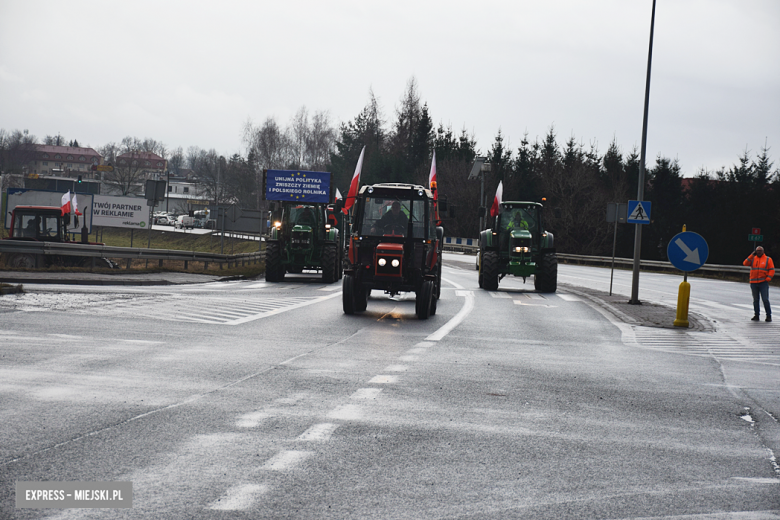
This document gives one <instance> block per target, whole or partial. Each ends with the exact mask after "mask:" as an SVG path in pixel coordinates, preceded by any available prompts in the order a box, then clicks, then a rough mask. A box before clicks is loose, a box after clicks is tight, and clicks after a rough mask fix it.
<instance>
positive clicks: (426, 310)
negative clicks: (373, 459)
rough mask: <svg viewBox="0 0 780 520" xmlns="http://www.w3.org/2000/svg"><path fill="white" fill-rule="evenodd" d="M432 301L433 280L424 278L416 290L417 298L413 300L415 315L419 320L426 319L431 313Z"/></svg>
mask: <svg viewBox="0 0 780 520" xmlns="http://www.w3.org/2000/svg"><path fill="white" fill-rule="evenodd" d="M432 303H433V282H432V281H430V280H425V281H424V282H423V283H422V285H421V286H420V290H419V291H417V300H416V301H415V310H416V311H417V317H418V318H420V319H421V320H427V319H428V317H429V316H430V315H431V307H432Z"/></svg>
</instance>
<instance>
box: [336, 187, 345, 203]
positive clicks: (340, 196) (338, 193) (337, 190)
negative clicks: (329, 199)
mask: <svg viewBox="0 0 780 520" xmlns="http://www.w3.org/2000/svg"><path fill="white" fill-rule="evenodd" d="M343 198H344V196H343V195H342V194H341V192H340V191H339V189H338V188H336V200H341V199H343Z"/></svg>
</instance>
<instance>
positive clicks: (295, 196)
mask: <svg viewBox="0 0 780 520" xmlns="http://www.w3.org/2000/svg"><path fill="white" fill-rule="evenodd" d="M330 177H331V176H330V173H329V172H307V171H303V170H301V171H296V170H268V172H267V173H266V187H265V198H266V200H291V201H298V202H301V203H306V202H309V203H312V204H314V203H318V202H320V203H321V202H324V203H328V202H330Z"/></svg>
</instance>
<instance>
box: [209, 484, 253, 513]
mask: <svg viewBox="0 0 780 520" xmlns="http://www.w3.org/2000/svg"><path fill="white" fill-rule="evenodd" d="M266 492H268V486H265V485H262V484H243V485H239V486H234V487H231V488H229V489H228V490H227V491H226V492H225V494H224V495H222V496H221V497H219V498H218V499H217V500H215V501H214V502H212V503H210V504H209V505H208V508H209V509H212V510H215V511H244V510H246V509H249V508H250V507H252V506H253V505H254V504H255V503H256V502H257V499H258V498H259V497H260V495H263V494H264V493H266Z"/></svg>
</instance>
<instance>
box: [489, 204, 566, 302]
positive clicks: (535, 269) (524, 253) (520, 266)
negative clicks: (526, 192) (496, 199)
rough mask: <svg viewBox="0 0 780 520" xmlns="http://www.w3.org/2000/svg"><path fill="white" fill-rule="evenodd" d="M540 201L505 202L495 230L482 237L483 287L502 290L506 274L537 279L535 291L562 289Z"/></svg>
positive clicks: (492, 224) (556, 258)
mask: <svg viewBox="0 0 780 520" xmlns="http://www.w3.org/2000/svg"><path fill="white" fill-rule="evenodd" d="M542 209H543V206H542V205H541V204H539V203H538V202H502V203H501V205H500V206H499V212H498V215H497V216H496V217H495V218H494V219H492V221H491V227H489V228H488V229H485V230H484V231H482V232H481V233H480V235H479V257H478V258H477V262H478V267H479V286H480V287H482V288H483V289H486V290H488V291H495V290H496V289H498V282H499V281H500V280H501V279H502V278H503V277H504V276H506V275H508V274H511V275H512V276H522V277H523V282H525V280H526V278H528V277H529V276H532V275H533V277H534V288H535V289H536V290H537V291H539V292H545V293H552V292H555V291H556V289H557V288H558V257H557V256H556V254H555V247H554V245H553V238H554V237H553V234H552V233H550V232H549V231H545V229H544V227H543V225H542V224H543V222H542Z"/></svg>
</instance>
